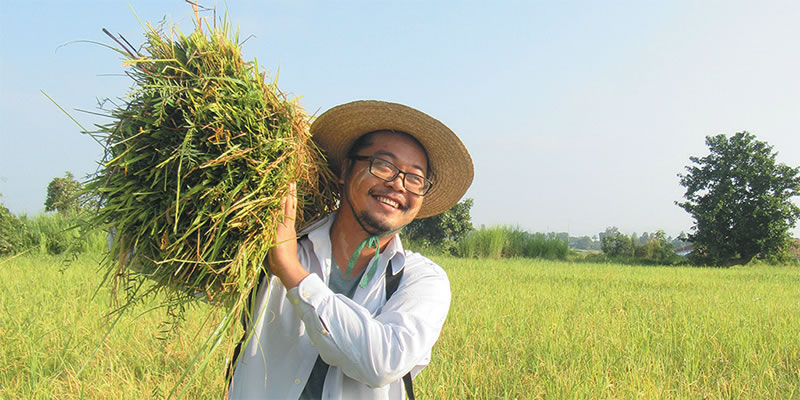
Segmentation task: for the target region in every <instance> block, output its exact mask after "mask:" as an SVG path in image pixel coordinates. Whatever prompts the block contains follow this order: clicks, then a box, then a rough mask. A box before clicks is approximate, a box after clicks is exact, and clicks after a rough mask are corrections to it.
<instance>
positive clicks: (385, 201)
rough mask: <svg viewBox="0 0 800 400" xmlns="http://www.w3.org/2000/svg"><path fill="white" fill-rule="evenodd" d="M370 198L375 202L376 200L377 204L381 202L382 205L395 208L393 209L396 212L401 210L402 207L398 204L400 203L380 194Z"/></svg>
mask: <svg viewBox="0 0 800 400" xmlns="http://www.w3.org/2000/svg"><path fill="white" fill-rule="evenodd" d="M372 196H373V197H374V198H375V200H378V201H379V202H381V203H383V204H386V205H387V206H389V207H392V208H395V209H398V210H402V209H403V206H402V205H401V204H400V202H398V201H396V200H393V199H391V198H389V197H386V196H382V195H380V194H373V195H372Z"/></svg>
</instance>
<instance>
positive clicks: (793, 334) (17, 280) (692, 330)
mask: <svg viewBox="0 0 800 400" xmlns="http://www.w3.org/2000/svg"><path fill="white" fill-rule="evenodd" d="M98 261H99V256H93V255H84V256H81V257H80V258H78V259H76V260H74V261H72V262H70V263H69V265H66V266H65V265H64V263H63V260H62V259H60V258H56V257H52V256H44V255H23V256H20V257H17V258H14V259H11V260H3V261H0V282H2V285H0V338H2V346H0V398H4V399H5V398H10V399H17V398H19V399H31V398H33V399H40V398H41V399H49V398H63V399H79V398H91V399H95V398H100V399H104V398H108V399H112V398H113V399H140V398H158V397H167V396H168V395H169V394H170V391H171V390H172V388H173V386H175V383H176V382H179V381H182V380H181V376H182V374H183V373H184V370H185V369H186V366H187V365H189V363H190V361H191V359H192V356H193V355H194V354H196V352H197V350H198V349H199V346H200V344H201V340H200V338H202V337H206V336H208V334H209V333H210V331H211V329H212V328H213V325H214V324H213V322H214V321H216V320H218V318H219V317H220V316H218V315H215V313H213V312H210V307H208V306H207V305H204V304H198V305H197V306H195V307H193V308H191V309H189V310H187V312H186V314H185V316H186V320H185V321H184V323H183V324H182V325H181V326H180V327H179V328H178V329H176V330H174V332H173V333H172V334H171V336H169V337H168V338H167V339H166V340H163V339H161V337H162V336H163V335H164V334H165V333H164V332H165V331H168V330H169V326H168V325H165V324H164V321H165V320H167V316H166V312H165V310H163V309H155V310H151V308H152V307H154V306H155V305H157V304H159V303H158V302H157V301H155V300H154V302H153V303H152V304H140V305H139V306H138V307H137V308H136V312H135V313H132V314H129V315H123V316H122V317H121V318H120V319H119V321H118V322H117V324H116V327H115V328H114V329H113V330H112V331H110V333H109V331H108V329H107V328H108V326H109V325H110V324H111V322H113V321H114V320H113V319H111V320H109V319H106V318H105V315H106V314H107V313H108V312H109V311H110V310H111V306H110V303H109V289H108V288H103V289H101V290H100V291H98V292H97V293H96V296H94V297H93V295H95V291H96V289H97V287H98V284H99V283H100V280H101V278H102V273H101V272H98V270H97V268H98V267H97V266H98ZM435 261H437V262H439V263H440V264H441V265H443V266H444V267H445V269H446V270H447V271H448V275H449V277H450V280H451V285H452V289H453V293H454V296H453V303H452V307H451V311H450V315H449V317H448V321H447V323H446V324H445V328H444V332H443V334H442V337H441V339H440V340H439V343H438V344H437V346H436V347H435V348H434V354H433V361H432V363H431V365H430V366H429V367H428V368H427V369H425V370H424V371H423V372H422V373H421V375H420V376H419V377H418V378H417V379H416V380H415V390H416V391H417V394H418V398H422V399H427V398H431V399H445V398H453V399H467V398H477V399H536V398H552V399H563V398H613V399H619V398H654V399H658V398H665V399H673V398H693V399H694V398H712V399H717V398H722V399H737V398H741V399H759V398H762V399H776V398H779V399H793V398H800V268H797V267H768V266H755V267H738V268H732V269H704V268H684V267H680V268H679V267H670V268H666V267H644V266H622V265H614V264H589V263H585V264H584V263H578V264H575V263H568V262H563V261H540V260H530V259H512V260H477V259H475V260H470V259H459V258H445V257H437V258H435ZM205 321H209V323H206V324H205V325H204V322H205ZM107 333H108V336H107V337H106V338H105V341H103V340H102V339H103V337H104V335H106V334H107ZM101 343H102V344H101ZM99 344H100V346H99V347H98V345H99ZM95 350H96V352H95ZM93 352H94V354H93ZM224 364H225V361H224V354H221V352H219V353H218V354H215V356H214V358H213V359H212V360H211V361H210V364H209V367H208V368H206V369H205V370H203V371H201V372H199V373H198V375H197V377H196V378H195V380H194V381H193V382H192V383H191V384H189V385H185V386H181V389H185V392H184V394H183V395H184V398H192V399H194V398H219V397H220V396H221V393H222V388H223V374H222V367H223V366H224ZM84 365H85V368H84V369H83V370H82V371H81V372H80V375H78V371H79V370H80V369H81V368H82V367H83V366H84ZM197 370H198V369H197V368H191V369H190V371H192V372H194V371H197Z"/></svg>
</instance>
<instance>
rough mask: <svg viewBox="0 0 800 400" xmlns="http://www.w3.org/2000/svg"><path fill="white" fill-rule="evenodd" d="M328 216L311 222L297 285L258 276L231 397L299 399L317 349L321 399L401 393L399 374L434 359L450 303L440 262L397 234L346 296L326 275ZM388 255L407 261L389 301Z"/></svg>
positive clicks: (395, 263) (397, 264) (395, 265)
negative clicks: (321, 364)
mask: <svg viewBox="0 0 800 400" xmlns="http://www.w3.org/2000/svg"><path fill="white" fill-rule="evenodd" d="M333 219H334V215H330V216H328V217H327V218H326V219H324V220H323V221H320V222H319V223H318V224H315V227H312V228H311V229H310V231H309V233H308V239H307V240H301V241H300V242H299V243H298V249H297V253H298V258H299V259H300V263H301V264H302V265H303V266H304V267H305V268H306V269H307V270H308V271H309V272H310V274H309V275H308V276H307V277H306V278H305V279H303V281H301V282H300V284H299V285H298V286H297V287H295V288H293V289H291V290H289V291H287V290H286V288H285V287H283V285H282V284H281V282H280V280H279V279H278V278H276V277H272V279H271V282H270V284H269V285H264V284H262V285H261V288H260V291H259V293H258V295H257V299H256V308H255V309H256V314H255V320H254V321H253V322H254V328H255V329H254V332H253V336H252V338H251V339H250V340H249V341H248V342H247V345H246V346H244V347H243V349H242V351H241V353H240V356H239V362H238V363H237V365H236V366H235V370H234V374H233V380H232V382H231V388H230V392H229V395H230V398H232V399H297V398H298V397H299V396H300V393H301V392H302V390H303V388H304V387H305V384H306V380H307V379H308V376H309V374H310V373H311V369H312V368H313V367H314V363H315V361H316V359H317V356H318V355H319V356H322V359H323V360H324V361H325V362H326V363H328V364H329V365H330V368H329V369H328V374H327V375H326V377H325V386H324V388H323V392H322V398H323V399H403V398H404V396H405V389H404V387H403V382H402V377H403V376H404V375H405V374H407V373H408V372H409V371H411V375H412V377H413V376H416V374H418V373H419V372H420V371H421V370H422V369H423V368H425V366H426V365H427V364H428V363H429V362H430V357H431V349H432V348H433V344H434V343H435V342H436V340H437V339H438V338H439V334H440V333H441V330H442V325H444V321H445V318H446V317H447V311H448V309H449V308H450V282H449V281H448V279H447V275H446V274H445V272H444V270H442V268H441V267H439V266H438V265H436V264H434V263H433V262H432V261H431V260H429V259H427V258H425V257H423V256H421V255H419V254H417V253H413V252H410V251H405V250H403V247H402V244H401V243H400V238H399V236H398V235H397V234H395V236H394V237H393V238H392V240H391V241H390V242H389V244H388V245H387V246H386V248H385V249H384V251H383V252H382V253H381V254H380V257H379V259H378V269H377V271H376V273H375V275H374V276H373V277H372V279H371V280H370V281H369V283H368V284H367V286H366V287H364V288H362V287H360V286H359V287H358V288H357V289H356V292H355V294H354V295H353V299H352V300H351V299H348V298H347V297H346V296H343V295H338V294H335V293H333V292H332V291H331V290H330V289H329V288H328V285H327V283H328V276H329V275H330V268H331V259H330V257H331V241H330V227H331V224H332V223H333ZM389 260H392V269H393V271H392V272H393V273H397V271H399V270H400V269H401V268H403V267H405V271H404V272H403V278H402V279H401V281H400V286H399V287H398V288H397V291H396V292H395V293H394V294H393V295H392V297H391V298H390V299H389V301H388V302H387V301H386V283H385V280H386V278H385V269H386V267H387V265H388V263H389ZM252 325H253V324H251V326H252Z"/></svg>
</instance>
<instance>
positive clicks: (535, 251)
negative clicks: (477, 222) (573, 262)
mask: <svg viewBox="0 0 800 400" xmlns="http://www.w3.org/2000/svg"><path fill="white" fill-rule="evenodd" d="M568 253H569V244H568V243H567V242H565V241H564V240H561V239H559V238H558V237H557V236H556V235H555V234H552V233H551V234H544V233H529V232H526V231H524V230H522V229H520V228H519V227H508V226H493V227H489V228H481V229H478V230H474V231H472V232H471V233H470V234H469V235H467V237H466V238H464V239H463V240H462V241H460V242H459V243H458V244H457V245H456V254H457V255H459V256H461V257H465V258H475V257H478V258H500V257H506V258H513V257H525V258H545V259H551V260H556V259H558V260H564V259H566V258H567V254H568Z"/></svg>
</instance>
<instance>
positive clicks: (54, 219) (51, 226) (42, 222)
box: [4, 213, 106, 255]
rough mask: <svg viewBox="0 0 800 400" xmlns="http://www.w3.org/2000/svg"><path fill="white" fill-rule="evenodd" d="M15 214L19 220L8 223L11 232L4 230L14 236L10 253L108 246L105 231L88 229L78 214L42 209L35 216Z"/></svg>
mask: <svg viewBox="0 0 800 400" xmlns="http://www.w3.org/2000/svg"><path fill="white" fill-rule="evenodd" d="M13 218H14V219H15V221H16V222H15V223H14V224H13V225H11V226H9V230H11V231H12V232H4V236H5V235H8V236H10V237H12V238H13V239H12V242H13V243H14V248H13V249H10V250H11V251H10V253H23V252H26V253H38V254H52V255H58V254H62V253H65V252H69V253H72V254H75V253H83V252H100V251H102V250H103V249H105V247H106V237H105V235H104V234H103V233H102V232H100V231H97V230H90V229H87V227H86V225H85V223H84V222H82V220H81V219H80V217H79V216H77V215H64V214H61V213H52V214H44V213H42V214H38V215H35V216H33V217H29V216H27V215H25V214H23V215H20V216H19V217H13Z"/></svg>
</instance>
